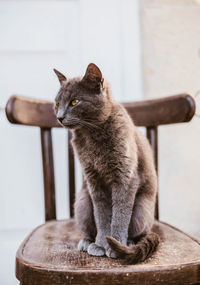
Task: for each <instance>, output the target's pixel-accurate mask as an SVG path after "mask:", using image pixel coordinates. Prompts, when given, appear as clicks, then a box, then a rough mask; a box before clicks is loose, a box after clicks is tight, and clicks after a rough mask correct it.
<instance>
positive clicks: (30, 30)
mask: <svg viewBox="0 0 200 285" xmlns="http://www.w3.org/2000/svg"><path fill="white" fill-rule="evenodd" d="M138 15H139V13H138V3H137V1H132V0H126V1H122V0H109V1H106V0H101V1H100V0H71V1H64V0H63V1H50V0H46V1H21V0H20V1H0V62H1V64H0V78H1V81H0V94H1V95H0V107H1V108H2V110H1V112H0V130H1V140H0V158H1V159H0V197H1V199H0V235H1V247H0V265H1V264H3V261H2V259H1V258H3V256H4V255H5V248H6V247H5V245H7V248H9V250H8V251H7V254H8V258H7V262H5V261H4V267H3V270H2V272H1V271H0V284H2V285H10V284H16V281H15V279H14V253H15V250H16V247H17V245H18V243H19V242H20V241H21V239H22V236H23V234H24V230H20V229H21V228H33V227H35V226H36V225H38V224H40V223H42V222H43V221H44V209H43V178H42V163H41V149H40V137H39V130H38V129H37V128H34V127H23V126H16V125H11V124H9V123H8V122H7V119H6V117H5V113H4V111H3V109H4V108H5V104H6V102H7V100H8V98H9V96H10V95H12V94H19V95H25V96H29V97H34V98H44V99H49V100H53V99H54V97H55V95H56V92H57V90H58V87H59V84H58V82H57V78H56V77H55V75H54V73H53V71H52V69H53V68H54V67H55V68H57V69H58V70H60V71H62V72H64V73H65V74H66V75H67V76H77V75H81V74H83V73H84V72H85V69H86V66H87V64H88V63H90V62H95V63H96V64H97V65H99V67H100V68H101V69H102V72H103V74H104V75H105V77H107V78H108V80H109V81H110V82H111V86H112V89H113V95H114V97H115V98H116V100H119V101H133V100H140V99H141V98H142V84H141V76H140V44H139V19H138V17H139V16H138ZM53 138H54V145H55V153H54V159H55V172H56V195H57V210H58V211H57V212H58V218H65V217H67V216H68V213H69V211H68V196H67V191H68V189H67V162H66V160H65V158H66V132H65V131H64V130H56V131H54V133H53ZM77 186H78V187H77V188H79V186H80V180H79V178H77ZM20 233H21V234H20Z"/></svg>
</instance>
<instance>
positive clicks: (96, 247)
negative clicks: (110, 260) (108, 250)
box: [87, 242, 105, 256]
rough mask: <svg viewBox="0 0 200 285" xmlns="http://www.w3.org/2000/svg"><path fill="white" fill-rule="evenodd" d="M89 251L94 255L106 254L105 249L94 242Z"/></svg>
mask: <svg viewBox="0 0 200 285" xmlns="http://www.w3.org/2000/svg"><path fill="white" fill-rule="evenodd" d="M87 252H88V254H90V255H94V256H104V255H105V249H104V248H103V247H101V246H99V245H97V244H96V243H94V242H93V243H91V244H90V245H89V246H88V249H87Z"/></svg>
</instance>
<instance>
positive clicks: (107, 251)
mask: <svg viewBox="0 0 200 285" xmlns="http://www.w3.org/2000/svg"><path fill="white" fill-rule="evenodd" d="M106 256H107V257H110V258H117V255H116V253H115V252H114V251H113V250H112V249H111V248H109V249H108V250H106Z"/></svg>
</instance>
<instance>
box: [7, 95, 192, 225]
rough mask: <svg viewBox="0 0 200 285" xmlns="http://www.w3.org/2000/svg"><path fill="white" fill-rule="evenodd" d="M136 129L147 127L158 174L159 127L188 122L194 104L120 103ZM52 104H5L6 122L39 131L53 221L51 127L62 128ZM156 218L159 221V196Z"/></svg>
mask: <svg viewBox="0 0 200 285" xmlns="http://www.w3.org/2000/svg"><path fill="white" fill-rule="evenodd" d="M123 105H124V107H125V108H126V109H127V111H128V113H129V114H130V116H131V118H132V119H133V120H134V123H135V124H136V125H137V126H143V127H146V130H147V132H146V134H147V138H148V140H149V142H150V144H151V146H152V149H153V153H154V160H155V165H156V169H157V171H158V126H159V125H166V124H173V123H180V122H187V121H190V120H191V118H192V117H193V115H194V113H195V101H194V99H193V97H191V96H190V95H188V94H180V95H176V96H170V97H165V98H161V99H154V100H146V101H141V102H133V103H123ZM53 109H54V108H53V102H49V101H44V100H35V99H30V98H26V97H21V96H12V97H10V99H9V100H8V103H7V105H6V114H7V118H8V120H9V121H10V122H11V123H13V124H22V125H27V126H37V127H40V130H41V146H42V160H43V174H44V197H45V199H44V200H45V219H46V221H47V220H51V219H56V203H55V182H54V164H53V151H52V136H51V129H52V128H60V127H61V126H60V125H59V123H58V122H57V120H56V116H55V114H54V110H53ZM70 140H71V133H70V132H69V135H68V158H69V160H68V166H69V201H70V216H71V217H73V214H74V213H73V203H74V199H75V166H74V156H73V150H72V147H71V144H70ZM155 217H156V218H157V219H158V217H159V216H158V197H157V203H156V210H155Z"/></svg>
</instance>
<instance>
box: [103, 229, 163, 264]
mask: <svg viewBox="0 0 200 285" xmlns="http://www.w3.org/2000/svg"><path fill="white" fill-rule="evenodd" d="M106 239H107V242H108V244H109V246H110V248H111V249H112V250H113V251H114V252H115V254H116V255H117V257H119V258H122V259H125V263H126V264H136V263H138V262H142V261H144V260H145V259H147V258H148V257H150V256H151V255H152V254H153V253H154V251H155V250H156V249H157V247H158V244H159V242H160V238H159V236H158V235H157V234H156V233H154V232H151V233H149V234H147V235H145V236H144V237H142V238H141V239H140V240H139V242H137V244H136V245H134V246H131V247H128V246H124V245H122V244H121V243H120V242H118V241H117V240H116V239H115V238H113V237H110V236H109V237H106Z"/></svg>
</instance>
